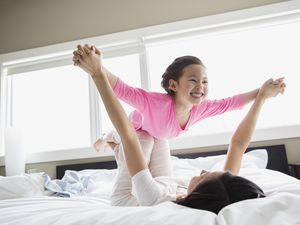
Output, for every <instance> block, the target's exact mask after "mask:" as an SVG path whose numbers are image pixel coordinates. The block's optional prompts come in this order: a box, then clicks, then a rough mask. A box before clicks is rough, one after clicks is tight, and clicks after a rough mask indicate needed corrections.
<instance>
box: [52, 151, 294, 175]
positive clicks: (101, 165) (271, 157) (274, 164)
mask: <svg viewBox="0 0 300 225" xmlns="http://www.w3.org/2000/svg"><path fill="white" fill-rule="evenodd" d="M254 149H266V150H267V153H268V164H267V169H271V170H276V171H280V172H282V173H285V174H288V175H290V171H289V166H288V161H287V156H286V150H285V146H284V145H272V146H260V147H255V148H248V149H247V151H246V152H248V151H252V150H254ZM221 154H226V151H225V150H222V151H212V152H197V153H189V154H178V155H177V154H176V156H177V157H179V158H197V157H205V156H214V155H221ZM115 168H117V164H116V161H107V162H96V163H85V164H71V165H61V166H56V177H57V179H61V178H62V177H63V176H64V174H65V171H66V170H75V171H79V170H84V169H115Z"/></svg>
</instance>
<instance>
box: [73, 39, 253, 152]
mask: <svg viewBox="0 0 300 225" xmlns="http://www.w3.org/2000/svg"><path fill="white" fill-rule="evenodd" d="M90 52H94V53H96V54H92V55H95V56H96V55H99V54H100V52H99V50H97V49H96V48H95V47H94V46H92V47H90V46H88V45H85V46H81V45H78V49H77V50H76V51H74V52H73V54H74V56H73V61H74V64H75V65H76V64H79V63H80V60H81V56H82V54H83V53H87V54H89V53H90ZM94 60H97V58H95V59H94ZM95 63H97V64H99V62H96V61H95ZM80 66H81V68H82V69H84V70H85V71H86V72H88V73H90V72H91V70H92V69H93V68H89V67H88V66H87V65H85V64H84V62H83V63H81V64H80ZM101 66H102V65H101ZM102 68H103V70H104V71H105V73H106V74H107V77H108V80H109V83H110V85H111V87H112V88H113V90H114V92H115V94H116V95H117V97H118V98H119V99H121V100H123V101H125V102H126V103H128V104H129V105H131V106H133V107H134V108H135V109H136V110H135V111H134V112H133V113H132V114H131V122H132V124H133V126H134V128H135V130H144V131H146V132H147V133H148V134H149V135H151V136H152V137H154V138H156V139H159V140H168V139H170V138H175V137H177V136H178V135H179V134H181V133H183V132H186V131H187V130H188V128H189V127H190V126H192V125H193V124H195V123H197V122H199V121H200V120H203V119H205V118H207V117H211V116H215V115H219V114H222V113H224V112H227V111H231V110H236V109H241V108H242V107H243V106H244V105H245V104H248V103H249V102H251V101H252V100H253V99H254V98H255V97H256V95H257V93H258V89H255V90H253V91H250V92H246V93H243V94H239V95H235V96H233V97H230V98H226V99H221V100H207V99H206V96H207V94H208V78H207V74H206V68H205V66H204V64H203V63H202V62H201V60H199V59H198V58H196V57H194V56H183V57H180V58H177V59H175V60H174V62H173V63H172V64H171V65H169V66H168V68H167V69H166V71H165V73H164V74H163V76H162V82H161V85H162V87H163V88H164V89H165V90H166V92H167V94H163V93H156V92H148V91H145V90H143V89H140V88H134V87H131V86H129V85H127V84H125V83H124V82H123V81H122V80H121V79H119V78H118V77H116V76H115V75H113V74H112V73H110V72H109V71H108V70H107V69H106V68H105V67H103V66H102ZM92 78H93V80H94V82H95V84H96V85H97V83H98V82H99V81H98V77H97V76H96V75H92ZM115 139H116V138H115ZM101 141H102V140H101V139H100V140H98V141H97V142H96V143H95V145H94V146H95V147H96V149H97V150H99V149H100V148H101V144H102V142H101Z"/></svg>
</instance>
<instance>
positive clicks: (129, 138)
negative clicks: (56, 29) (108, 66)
mask: <svg viewBox="0 0 300 225" xmlns="http://www.w3.org/2000/svg"><path fill="white" fill-rule="evenodd" d="M98 53H99V54H96V51H91V52H89V53H88V54H87V53H85V52H83V54H82V55H81V57H80V59H79V60H78V62H77V65H78V66H79V67H81V68H82V69H84V70H86V71H88V72H89V73H90V74H91V76H92V77H93V79H96V80H97V82H95V84H96V86H97V89H98V91H99V93H100V95H101V98H102V100H103V103H104V105H105V108H106V111H107V113H108V115H109V118H110V119H111V121H112V123H113V125H114V127H115V128H116V130H117V132H118V133H119V135H120V137H121V141H122V144H123V149H124V154H125V159H126V164H127V167H128V171H129V173H130V175H131V176H134V175H135V174H136V173H138V172H139V171H141V170H144V169H147V168H148V167H147V165H146V162H145V159H144V155H143V151H142V149H141V146H140V142H139V140H138V137H137V134H136V131H135V129H134V128H133V126H132V124H131V123H130V121H129V119H128V117H127V115H126V113H125V111H124V109H123V107H122V106H121V104H120V102H119V100H118V99H117V97H116V96H115V93H114V91H113V89H112V87H111V85H110V83H109V80H108V77H107V74H106V70H105V69H103V66H102V61H101V52H100V51H99V50H98Z"/></svg>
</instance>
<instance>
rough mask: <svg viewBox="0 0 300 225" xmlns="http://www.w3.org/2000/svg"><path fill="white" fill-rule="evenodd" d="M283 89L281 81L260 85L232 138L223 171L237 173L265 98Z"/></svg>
mask: <svg viewBox="0 0 300 225" xmlns="http://www.w3.org/2000/svg"><path fill="white" fill-rule="evenodd" d="M284 89H285V83H284V82H283V79H280V80H279V79H277V80H275V81H273V79H269V80H267V81H266V82H265V83H264V84H263V85H262V87H261V88H260V90H259V92H258V94H257V97H256V98H255V100H254V103H253V105H252V106H251V108H250V110H249V112H248V113H247V114H246V116H245V117H244V119H243V120H242V121H241V123H240V124H239V126H238V128H237V129H236V131H235V132H234V134H233V136H232V139H231V143H230V145H229V148H228V152H227V158H226V162H225V166H224V170H225V171H230V172H232V173H233V174H238V173H239V170H240V167H241V162H242V157H243V154H244V153H245V151H246V149H247V147H248V145H249V143H250V140H251V137H252V134H253V132H254V129H255V126H256V123H257V119H258V116H259V113H260V110H261V107H262V106H263V104H264V102H265V100H266V99H267V98H270V97H275V96H277V95H278V94H279V93H283V92H284Z"/></svg>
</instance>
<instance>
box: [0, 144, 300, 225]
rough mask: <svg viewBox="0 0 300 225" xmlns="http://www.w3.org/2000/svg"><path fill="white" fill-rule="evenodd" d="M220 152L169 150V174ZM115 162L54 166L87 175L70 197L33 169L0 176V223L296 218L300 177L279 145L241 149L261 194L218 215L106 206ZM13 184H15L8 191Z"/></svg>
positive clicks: (192, 169)
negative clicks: (56, 192) (51, 191)
mask: <svg viewBox="0 0 300 225" xmlns="http://www.w3.org/2000/svg"><path fill="white" fill-rule="evenodd" d="M223 154H224V151H217V152H209V153H203V152H202V153H193V154H184V155H176V156H173V157H172V166H173V171H174V176H181V177H185V178H186V177H191V176H194V175H195V174H197V173H199V170H201V169H207V170H219V169H221V168H222V164H223V163H224V159H225V155H223ZM115 166H116V165H115V163H114V161H112V162H105V163H89V164H76V165H64V166H58V167H57V177H58V178H61V177H62V175H63V174H65V173H67V172H68V171H78V172H76V173H78V174H80V176H86V177H87V176H88V177H90V178H91V179H92V181H93V182H91V184H90V185H89V186H88V188H87V189H86V190H85V191H84V192H82V193H80V194H78V195H77V196H74V197H71V198H62V197H54V196H52V195H50V196H49V195H46V194H45V191H43V190H42V189H43V187H42V185H41V182H39V181H41V180H40V179H41V177H40V175H39V174H30V175H28V174H27V175H24V176H20V177H6V178H5V177H2V178H1V179H0V196H1V197H2V199H3V196H4V194H7V193H5V191H6V192H11V195H10V197H9V198H7V199H5V200H1V201H0V224H2V225H8V224H9V225H11V224H30V225H35V224H38V225H40V224H43V225H44V224H64V225H68V224H126V225H128V224H147V225H148V224H206V225H210V224H214V225H216V224H218V225H225V224H230V225H243V224H245V225H246V224H251V225H252V224H256V225H268V224H300V216H299V208H300V181H299V180H298V179H296V178H294V177H292V176H290V175H289V169H288V164H287V158H286V152H285V147H284V145H276V146H261V147H257V148H252V149H248V150H247V153H246V154H245V156H244V158H243V162H242V169H241V172H240V175H241V176H244V177H246V178H248V179H250V180H252V181H254V182H255V183H257V184H258V185H259V186H260V187H261V188H262V189H263V190H264V192H265V193H266V195H267V197H266V198H262V199H251V200H246V201H242V202H238V203H235V204H231V205H229V206H227V207H225V208H223V209H222V210H221V211H220V212H219V214H218V215H216V214H214V213H211V212H208V211H204V210H196V209H191V208H186V207H183V206H179V205H177V204H175V203H172V202H164V203H161V204H158V205H155V206H151V207H111V206H110V205H109V196H110V192H111V188H112V184H113V180H114V177H115V175H116V172H117V170H116V169H115ZM26 182H27V183H26ZM25 183H26V184H25ZM17 188H19V189H20V190H18V192H17V191H15V192H14V190H13V189H17ZM22 188H23V189H22ZM4 189H5V190H4ZM21 189H22V190H21Z"/></svg>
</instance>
